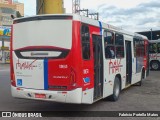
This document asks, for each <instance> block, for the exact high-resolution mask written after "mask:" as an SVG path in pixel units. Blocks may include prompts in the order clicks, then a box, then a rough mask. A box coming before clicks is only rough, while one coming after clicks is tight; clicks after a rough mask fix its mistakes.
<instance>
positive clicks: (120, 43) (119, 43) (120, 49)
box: [115, 33, 124, 58]
mask: <svg viewBox="0 0 160 120" xmlns="http://www.w3.org/2000/svg"><path fill="white" fill-rule="evenodd" d="M115 46H116V57H117V58H123V57H124V38H123V35H121V34H118V33H116V34H115Z"/></svg>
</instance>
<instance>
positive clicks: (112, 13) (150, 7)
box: [18, 0, 160, 32]
mask: <svg viewBox="0 0 160 120" xmlns="http://www.w3.org/2000/svg"><path fill="white" fill-rule="evenodd" d="M18 1H19V2H22V3H24V5H25V16H31V15H35V14H36V0H18ZM64 7H65V8H66V13H72V0H64ZM81 9H89V11H90V12H91V13H93V12H98V13H99V15H100V21H102V22H104V23H107V24H111V25H114V26H117V27H120V28H122V29H125V30H128V31H130V32H140V31H150V30H151V29H152V30H153V31H154V30H160V0H81Z"/></svg>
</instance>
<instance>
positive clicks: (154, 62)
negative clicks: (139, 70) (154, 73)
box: [151, 61, 160, 70]
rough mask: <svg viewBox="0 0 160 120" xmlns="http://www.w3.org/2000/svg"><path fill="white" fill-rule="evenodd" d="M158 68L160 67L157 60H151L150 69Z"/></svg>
mask: <svg viewBox="0 0 160 120" xmlns="http://www.w3.org/2000/svg"><path fill="white" fill-rule="evenodd" d="M159 68H160V63H159V62H158V61H152V62H151V69H152V70H158V69H159Z"/></svg>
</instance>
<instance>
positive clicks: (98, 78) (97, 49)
mask: <svg viewBox="0 0 160 120" xmlns="http://www.w3.org/2000/svg"><path fill="white" fill-rule="evenodd" d="M92 39H93V55H94V100H96V99H98V98H100V97H102V95H103V55H102V37H101V36H99V35H92Z"/></svg>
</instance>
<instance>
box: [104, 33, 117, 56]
mask: <svg viewBox="0 0 160 120" xmlns="http://www.w3.org/2000/svg"><path fill="white" fill-rule="evenodd" d="M104 46H105V47H104V48H105V57H106V59H108V58H115V46H114V33H113V32H110V31H104Z"/></svg>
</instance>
